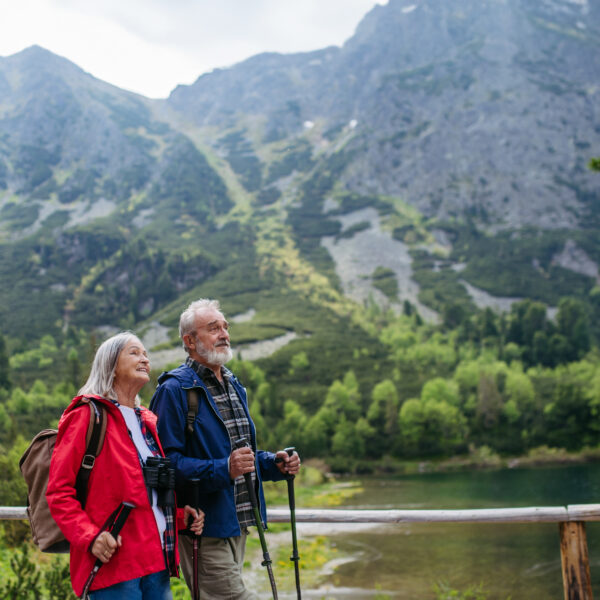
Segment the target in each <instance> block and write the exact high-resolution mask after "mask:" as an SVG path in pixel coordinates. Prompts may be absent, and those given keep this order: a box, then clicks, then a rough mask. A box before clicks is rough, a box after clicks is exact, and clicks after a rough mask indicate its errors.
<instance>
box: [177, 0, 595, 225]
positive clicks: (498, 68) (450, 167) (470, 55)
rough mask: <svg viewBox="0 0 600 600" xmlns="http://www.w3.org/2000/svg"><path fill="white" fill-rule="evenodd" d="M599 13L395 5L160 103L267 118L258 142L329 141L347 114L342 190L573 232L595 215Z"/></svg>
mask: <svg viewBox="0 0 600 600" xmlns="http://www.w3.org/2000/svg"><path fill="white" fill-rule="evenodd" d="M599 12H600V9H599V8H598V6H597V5H594V3H588V2H570V1H567V0H562V1H547V2H533V1H530V0H510V1H509V0H483V1H482V0H472V1H467V0H460V1H456V0H454V1H451V2H448V1H447V0H427V1H421V2H412V1H410V0H391V1H390V2H389V4H388V5H387V6H376V7H375V8H374V9H373V10H372V11H371V12H370V13H369V14H368V15H367V16H366V17H365V18H364V20H363V21H362V23H361V24H360V25H359V27H358V28H357V31H356V33H355V35H354V36H353V37H352V38H351V39H350V40H348V42H347V43H346V44H345V45H344V46H343V48H341V49H340V48H327V49H324V50H321V51H317V52H311V53H306V54H297V55H290V56H280V55H274V54H266V55H260V56H256V57H253V58H251V59H249V60H247V61H245V62H243V63H240V64H239V65H236V66H235V67H233V68H231V69H227V70H220V71H216V72H213V73H210V74H208V75H204V76H202V77H200V78H199V79H198V80H197V81H196V83H194V84H193V85H191V86H179V87H178V88H177V89H175V90H174V91H173V93H172V94H171V96H170V98H169V100H168V102H169V105H170V106H172V107H173V108H174V109H175V110H178V111H180V112H183V113H185V114H186V115H189V117H191V118H192V119H193V121H194V123H195V124H197V125H199V126H211V125H212V126H217V127H220V128H226V127H236V126H237V124H238V123H239V121H240V119H250V118H254V119H257V120H261V119H262V120H263V121H264V125H263V127H264V132H263V136H262V139H261V140H260V141H261V142H262V143H265V142H267V143H268V142H270V141H273V140H274V139H276V138H279V137H286V136H296V135H301V133H302V128H303V124H304V123H306V122H307V121H309V122H312V123H314V124H315V126H316V127H318V128H319V130H320V133H321V135H322V136H323V137H324V139H325V140H327V138H328V137H330V136H331V135H332V133H331V132H334V131H336V130H337V129H341V128H343V127H344V126H347V125H348V124H349V123H353V124H355V128H354V130H353V135H352V140H351V141H350V142H349V144H348V146H349V148H350V149H356V150H357V152H356V155H355V156H354V158H353V159H352V160H351V161H350V162H349V164H348V165H347V167H346V168H345V170H344V173H343V174H342V176H341V178H340V179H341V183H342V184H343V186H344V187H345V188H346V189H349V190H351V191H353V192H356V193H359V194H367V195H368V194H376V195H392V196H398V197H401V198H403V199H404V200H405V201H406V202H408V203H409V204H411V205H412V206H415V207H417V208H418V209H419V210H420V211H421V213H422V214H424V215H425V216H427V217H434V218H438V219H440V218H441V219H448V218H451V217H461V216H464V215H465V214H471V215H473V217H474V218H475V219H476V221H477V222H478V224H479V225H481V226H483V227H484V228H486V229H488V228H489V229H492V230H497V229H498V228H514V227H523V226H524V225H535V226H536V227H540V226H541V227H543V228H563V227H569V228H574V227H577V226H579V225H581V224H585V223H587V221H588V220H589V218H590V216H592V217H593V218H595V216H594V214H593V213H594V209H595V200H597V192H598V184H597V181H595V180H594V177H593V176H592V175H591V174H589V173H588V172H587V171H586V169H585V164H586V162H587V160H588V159H589V156H590V152H592V153H593V150H594V149H596V148H597V146H598V135H599V131H598V119H597V111H596V108H595V107H596V106H597V105H598V94H599V93H600V92H599V90H598V87H597V82H598V80H599V76H600V64H599V61H598V59H597V55H598V44H599V43H600V29H599V27H600V17H599ZM327 134H329V135H327ZM596 179H597V178H596Z"/></svg>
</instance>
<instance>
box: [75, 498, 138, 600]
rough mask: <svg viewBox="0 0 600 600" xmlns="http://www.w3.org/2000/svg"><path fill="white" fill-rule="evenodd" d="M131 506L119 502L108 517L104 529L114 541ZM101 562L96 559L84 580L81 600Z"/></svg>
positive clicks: (83, 599)
mask: <svg viewBox="0 0 600 600" xmlns="http://www.w3.org/2000/svg"><path fill="white" fill-rule="evenodd" d="M132 508H135V504H131V503H130V502H121V504H120V506H119V507H118V508H117V510H115V512H114V513H113V514H112V515H111V516H110V517H109V518H108V522H107V529H106V531H108V532H109V533H110V534H111V535H112V536H113V538H115V541H116V540H117V538H118V536H119V532H120V531H121V529H122V528H123V525H125V521H126V520H127V517H128V516H129V513H130V512H131V509H132ZM105 527H106V525H105ZM103 530H104V527H103ZM103 564H104V563H103V562H102V561H101V560H100V559H99V558H97V559H96V563H95V564H94V568H93V569H92V572H91V573H90V575H89V577H88V578H87V581H86V582H85V586H84V588H83V593H82V594H81V596H80V597H81V599H82V600H85V599H86V598H87V597H88V592H89V590H90V586H91V585H92V581H94V577H96V573H98V571H99V570H100V567H101V566H102V565H103Z"/></svg>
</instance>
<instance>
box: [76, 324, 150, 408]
mask: <svg viewBox="0 0 600 600" xmlns="http://www.w3.org/2000/svg"><path fill="white" fill-rule="evenodd" d="M137 339H138V337H137V335H135V334H134V333H132V332H131V331H122V332H121V333H117V334H116V335H113V336H112V337H110V338H108V339H107V340H106V341H104V342H102V344H101V345H100V347H99V348H98V350H96V356H94V362H93V363H92V369H91V371H90V374H89V377H88V379H87V381H86V382H85V383H84V384H83V387H82V388H81V389H80V390H79V392H78V395H79V396H83V395H94V396H102V398H109V399H111V400H116V399H117V394H116V392H115V390H114V387H113V384H114V381H115V370H116V368H117V361H118V360H119V356H120V354H121V352H122V351H123V348H125V346H126V345H127V344H128V343H129V342H130V341H131V340H137ZM135 405H136V406H139V405H140V398H139V396H136V397H135Z"/></svg>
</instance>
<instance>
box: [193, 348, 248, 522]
mask: <svg viewBox="0 0 600 600" xmlns="http://www.w3.org/2000/svg"><path fill="white" fill-rule="evenodd" d="M185 364H186V365H187V366H188V367H190V368H191V369H193V370H194V371H195V372H196V373H197V374H198V376H199V377H200V378H201V379H202V381H203V382H204V385H206V388H207V389H208V393H209V394H210V395H211V396H212V398H213V400H214V401H215V404H216V405H217V408H218V409H219V413H220V415H221V419H222V420H223V423H224V424H225V427H226V428H227V433H228V434H229V441H230V442H231V447H232V448H233V447H234V442H235V440H237V439H239V438H241V437H245V438H246V439H247V440H248V441H250V440H251V439H252V438H251V434H250V423H249V421H248V417H247V416H246V412H245V411H244V407H243V405H242V401H241V400H240V399H239V397H238V395H237V392H236V391H235V387H234V386H233V384H232V383H231V381H230V380H231V377H232V376H233V373H232V372H231V371H230V370H229V369H226V368H225V367H222V368H221V374H222V375H223V383H221V382H220V381H219V380H218V379H217V377H216V376H215V374H214V373H213V372H212V371H211V370H210V369H208V368H206V367H205V366H204V365H201V364H200V363H199V362H197V361H195V360H194V359H193V358H191V357H188V359H187V360H186V363H185ZM251 475H252V483H253V485H254V487H256V473H252V474H251ZM234 483H235V492H234V494H235V508H236V512H237V517H238V521H239V522H240V527H241V528H242V529H246V528H248V527H249V526H250V525H256V521H255V519H254V511H253V510H252V504H250V496H249V495H248V490H247V489H246V480H245V479H244V476H243V475H240V476H239V477H238V478H237V479H236V480H235V482H234Z"/></svg>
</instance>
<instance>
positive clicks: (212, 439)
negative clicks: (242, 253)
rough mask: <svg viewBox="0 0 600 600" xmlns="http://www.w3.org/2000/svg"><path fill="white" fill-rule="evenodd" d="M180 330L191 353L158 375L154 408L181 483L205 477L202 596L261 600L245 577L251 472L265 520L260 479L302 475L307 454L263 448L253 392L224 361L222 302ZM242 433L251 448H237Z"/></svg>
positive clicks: (185, 553) (207, 304)
mask: <svg viewBox="0 0 600 600" xmlns="http://www.w3.org/2000/svg"><path fill="white" fill-rule="evenodd" d="M179 335H180V337H181V339H182V341H183V347H184V348H185V350H186V351H187V353H188V358H187V360H186V362H185V364H184V365H181V366H180V367H177V368H176V369H174V370H172V371H169V372H168V373H163V374H162V375H161V376H160V377H159V379H158V387H157V388H156V391H155V393H154V396H153V398H152V403H151V405H150V408H151V409H152V410H153V411H154V412H155V413H156V414H157V416H158V433H159V436H160V440H161V443H162V445H163V448H164V450H165V453H166V454H167V456H169V458H170V459H171V461H172V463H173V466H174V468H175V473H176V480H177V485H178V487H179V488H184V489H185V488H186V487H187V488H188V489H189V485H188V484H189V480H190V479H198V480H199V484H197V485H199V488H200V507H201V508H202V510H203V511H204V512H205V514H206V517H205V524H204V534H203V535H202V538H201V539H200V543H199V544H198V545H199V556H198V578H199V583H200V596H201V598H202V599H203V600H212V599H214V600H222V599H223V598H228V599H232V600H234V599H235V600H238V599H239V600H246V599H248V598H255V596H254V594H251V593H250V592H248V590H247V589H246V587H245V585H244V581H243V579H242V565H243V562H244V550H245V546H246V536H247V533H248V526H251V525H255V522H254V515H253V511H252V506H251V505H250V501H249V496H248V492H247V490H246V485H245V479H244V474H245V473H252V480H253V483H254V486H255V489H256V491H257V494H256V495H257V497H258V499H259V503H260V511H261V517H262V521H263V523H266V511H265V500H264V496H263V492H262V485H261V481H262V480H263V479H265V480H267V479H269V480H279V479H283V478H285V476H286V475H287V474H290V475H294V474H296V473H298V470H299V468H300V459H299V457H298V455H297V454H296V453H294V454H293V455H292V456H291V457H290V456H288V454H287V452H285V451H280V452H277V454H273V453H270V452H265V451H262V450H257V449H256V432H255V429H254V424H253V422H252V419H251V418H250V414H249V412H248V403H247V399H246V390H245V389H244V387H243V386H242V385H241V384H240V382H239V381H238V380H237V379H236V377H235V376H234V375H233V373H232V372H231V371H229V370H228V369H226V368H225V366H224V365H225V363H227V362H228V361H229V360H231V358H232V352H231V347H230V344H229V324H228V323H227V321H226V319H225V317H224V316H223V313H222V312H221V310H220V306H219V303H218V301H216V300H207V299H202V300H197V301H196V302H192V303H191V304H190V305H189V306H188V308H187V309H186V310H185V311H184V312H183V313H182V314H181V318H180V320H179ZM195 405H196V406H195ZM240 438H246V440H247V441H248V442H249V444H250V446H248V447H243V448H238V449H234V448H235V442H236V440H238V439H240ZM276 459H278V460H277V461H276ZM187 499H188V500H189V496H188V498H187ZM181 500H182V501H183V500H184V498H182V499H181ZM179 544H180V545H179V549H180V555H181V565H182V567H183V574H184V577H185V580H186V583H187V585H188V587H189V588H190V590H191V589H192V581H193V561H192V541H191V538H190V537H187V536H181V537H180V542H179Z"/></svg>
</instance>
